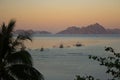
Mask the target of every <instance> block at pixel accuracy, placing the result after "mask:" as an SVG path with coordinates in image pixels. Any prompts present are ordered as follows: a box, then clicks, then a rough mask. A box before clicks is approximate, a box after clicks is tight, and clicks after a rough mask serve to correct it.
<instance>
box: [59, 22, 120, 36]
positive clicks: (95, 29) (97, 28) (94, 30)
mask: <svg viewBox="0 0 120 80" xmlns="http://www.w3.org/2000/svg"><path fill="white" fill-rule="evenodd" d="M57 34H120V29H105V28H104V27H103V26H102V25H100V24H99V23H95V24H92V25H88V26H86V27H82V28H80V27H76V26H72V27H68V28H67V29H65V30H63V31H60V32H58V33H57Z"/></svg>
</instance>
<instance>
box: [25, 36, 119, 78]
mask: <svg viewBox="0 0 120 80" xmlns="http://www.w3.org/2000/svg"><path fill="white" fill-rule="evenodd" d="M78 42H79V43H81V44H83V46H82V47H75V46H74V45H75V44H76V43H78ZM60 44H63V46H64V48H62V49H61V48H59V45H60ZM26 45H27V47H28V48H29V51H30V52H31V55H32V57H33V59H34V66H35V67H36V68H37V69H38V70H39V71H40V72H41V73H42V74H43V75H44V77H45V79H46V80H74V78H75V75H93V76H95V77H96V78H100V79H101V80H106V78H110V75H106V74H105V70H106V68H105V67H102V66H99V64H98V62H96V61H93V60H89V59H88V55H90V54H92V55H97V56H108V55H111V54H107V53H106V52H105V51H104V47H105V46H112V47H113V48H114V49H115V50H116V51H119V49H120V35H117V34H114V35H34V37H33V42H32V43H31V42H28V41H27V44H26ZM41 47H43V48H44V51H43V52H41V51H40V48H41Z"/></svg>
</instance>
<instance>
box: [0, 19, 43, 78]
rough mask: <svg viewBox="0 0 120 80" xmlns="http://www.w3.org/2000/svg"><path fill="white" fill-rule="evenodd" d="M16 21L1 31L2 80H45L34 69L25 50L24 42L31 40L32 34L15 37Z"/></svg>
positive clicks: (0, 62) (0, 72) (0, 74)
mask: <svg viewBox="0 0 120 80" xmlns="http://www.w3.org/2000/svg"><path fill="white" fill-rule="evenodd" d="M15 22H16V21H15V20H11V21H10V22H9V24H8V25H7V26H6V25H5V23H3V24H2V25H1V30H0V80H44V78H43V75H42V74H41V73H40V72H38V71H37V70H36V69H35V68H33V64H32V57H31V55H30V54H29V52H28V51H26V50H25V46H24V44H23V41H24V40H27V39H28V40H31V36H30V34H20V35H18V36H17V37H16V38H15V37H13V29H14V27H15Z"/></svg>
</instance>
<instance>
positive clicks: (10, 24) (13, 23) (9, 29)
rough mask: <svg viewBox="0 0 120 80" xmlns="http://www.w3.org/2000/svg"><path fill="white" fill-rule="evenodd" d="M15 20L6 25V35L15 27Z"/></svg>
mask: <svg viewBox="0 0 120 80" xmlns="http://www.w3.org/2000/svg"><path fill="white" fill-rule="evenodd" d="M15 22H16V21H15V20H11V21H10V22H9V24H8V27H7V33H8V34H9V33H11V32H12V31H13V29H14V26H15Z"/></svg>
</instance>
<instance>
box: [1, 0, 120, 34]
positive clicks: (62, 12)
mask: <svg viewBox="0 0 120 80" xmlns="http://www.w3.org/2000/svg"><path fill="white" fill-rule="evenodd" d="M12 18H14V19H16V21H17V23H16V26H17V28H18V29H19V28H21V29H35V30H38V29H39V30H48V31H51V32H57V31H60V30H63V29H65V28H67V27H69V26H73V25H74V26H79V27H81V26H87V25H89V24H94V23H96V22H98V23H100V24H102V25H104V26H106V28H119V27H120V0H0V24H1V23H2V22H3V21H5V22H8V21H9V20H10V19H12Z"/></svg>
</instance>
